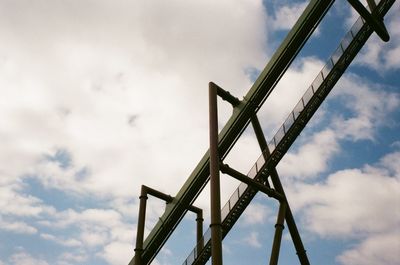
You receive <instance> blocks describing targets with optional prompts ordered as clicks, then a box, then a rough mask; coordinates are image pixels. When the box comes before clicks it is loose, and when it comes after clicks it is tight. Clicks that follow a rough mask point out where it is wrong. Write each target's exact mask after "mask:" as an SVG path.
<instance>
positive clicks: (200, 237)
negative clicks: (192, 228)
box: [196, 214, 204, 253]
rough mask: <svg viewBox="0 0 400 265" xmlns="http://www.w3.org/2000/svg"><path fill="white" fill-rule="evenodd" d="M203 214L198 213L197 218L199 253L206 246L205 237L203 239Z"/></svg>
mask: <svg viewBox="0 0 400 265" xmlns="http://www.w3.org/2000/svg"><path fill="white" fill-rule="evenodd" d="M203 221H204V219H203V214H201V215H200V214H199V215H197V218H196V224H197V225H196V228H197V229H196V235H197V236H196V242H197V253H200V252H201V250H202V249H203V247H204V239H203Z"/></svg>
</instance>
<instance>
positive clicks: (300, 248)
mask: <svg viewBox="0 0 400 265" xmlns="http://www.w3.org/2000/svg"><path fill="white" fill-rule="evenodd" d="M251 124H252V125H253V129H254V132H255V133H256V137H257V141H258V144H259V146H260V149H261V151H262V152H263V155H264V158H265V160H267V159H268V158H269V157H270V152H269V149H268V144H267V140H266V139H265V136H264V133H263V131H262V127H261V125H260V122H259V120H258V118H257V116H255V115H254V116H253V117H252V119H251ZM270 177H271V181H272V184H273V185H274V188H275V190H276V191H277V192H279V194H282V196H284V198H285V201H286V206H285V208H286V210H285V217H286V223H287V226H288V229H289V233H290V236H291V237H292V240H293V244H294V247H295V249H296V253H297V255H298V257H299V260H300V263H301V264H302V265H308V264H310V262H309V260H308V257H307V254H306V250H305V249H304V245H303V242H302V240H301V237H300V233H299V230H298V229H297V226H296V222H295V220H294V217H293V214H292V211H291V209H290V206H289V202H288V201H287V199H286V195H285V191H284V190H283V186H282V183H281V180H280V179H279V175H278V171H276V168H273V169H271V170H270Z"/></svg>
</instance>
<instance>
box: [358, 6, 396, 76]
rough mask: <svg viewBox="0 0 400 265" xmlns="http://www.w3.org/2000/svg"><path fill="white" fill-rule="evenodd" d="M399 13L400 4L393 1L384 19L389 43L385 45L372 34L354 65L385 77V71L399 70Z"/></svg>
mask: <svg viewBox="0 0 400 265" xmlns="http://www.w3.org/2000/svg"><path fill="white" fill-rule="evenodd" d="M399 12H400V4H399V2H398V1H395V3H394V4H393V7H392V8H391V9H390V11H389V13H388V14H387V16H386V18H385V25H386V27H387V30H388V32H389V35H390V41H389V42H387V43H385V42H383V41H382V40H381V39H380V38H379V37H378V36H377V35H376V34H375V33H373V35H372V37H371V38H370V40H368V42H367V44H366V45H365V47H364V48H363V50H362V51H361V53H360V56H359V58H358V59H356V63H358V64H361V65H364V66H367V67H370V68H372V69H374V70H376V71H377V72H378V73H380V74H381V75H385V71H396V70H398V69H399V68H400V63H399V60H398V59H397V58H399V56H400V29H399V26H398V25H399V23H400V20H399V16H398V13H399ZM353 13H354V12H353Z"/></svg>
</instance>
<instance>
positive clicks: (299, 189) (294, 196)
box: [287, 152, 400, 264]
mask: <svg viewBox="0 0 400 265" xmlns="http://www.w3.org/2000/svg"><path fill="white" fill-rule="evenodd" d="M399 159H400V154H399V153H398V152H393V153H389V154H387V155H385V156H384V157H382V159H381V160H380V161H379V162H378V163H376V164H375V165H365V166H364V167H363V168H362V169H345V170H340V171H337V172H335V173H332V174H330V175H329V176H328V177H327V178H326V180H324V181H322V182H317V183H314V184H305V183H300V182H296V183H292V185H291V186H290V187H288V189H287V192H288V194H289V197H290V198H291V200H290V202H291V205H292V207H293V209H296V212H299V213H300V214H301V216H302V217H301V218H300V221H301V223H302V225H303V226H304V227H305V228H306V229H307V230H308V231H309V232H311V233H313V234H316V235H318V236H320V237H322V238H324V239H325V240H328V239H331V238H335V239H341V240H345V239H353V240H356V241H355V242H356V243H355V244H353V245H352V247H351V248H350V249H347V250H344V251H343V253H341V254H340V255H339V256H338V260H339V261H340V262H341V263H343V264H381V263H382V264H395V263H396V262H395V261H396V260H397V258H396V257H398V250H399V244H400V242H399V241H398V237H399V235H400V231H399V229H398V227H399V224H400V210H399V208H398V203H399V201H400V196H399V194H400V176H399V171H397V169H396V166H394V167H393V166H392V165H390V164H389V163H391V162H392V161H393V160H395V161H398V160H399Z"/></svg>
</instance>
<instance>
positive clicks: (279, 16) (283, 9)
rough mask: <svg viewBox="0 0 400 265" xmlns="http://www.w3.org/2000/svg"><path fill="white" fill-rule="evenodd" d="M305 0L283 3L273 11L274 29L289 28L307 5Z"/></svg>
mask: <svg viewBox="0 0 400 265" xmlns="http://www.w3.org/2000/svg"><path fill="white" fill-rule="evenodd" d="M307 4H308V3H307V2H300V3H285V4H284V5H282V6H280V7H279V8H278V10H277V11H276V12H275V18H274V20H273V28H274V29H275V30H290V29H291V28H292V27H293V25H294V24H295V23H296V21H297V19H298V18H299V17H300V15H301V13H302V12H303V10H304V9H305V8H306V6H307Z"/></svg>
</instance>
